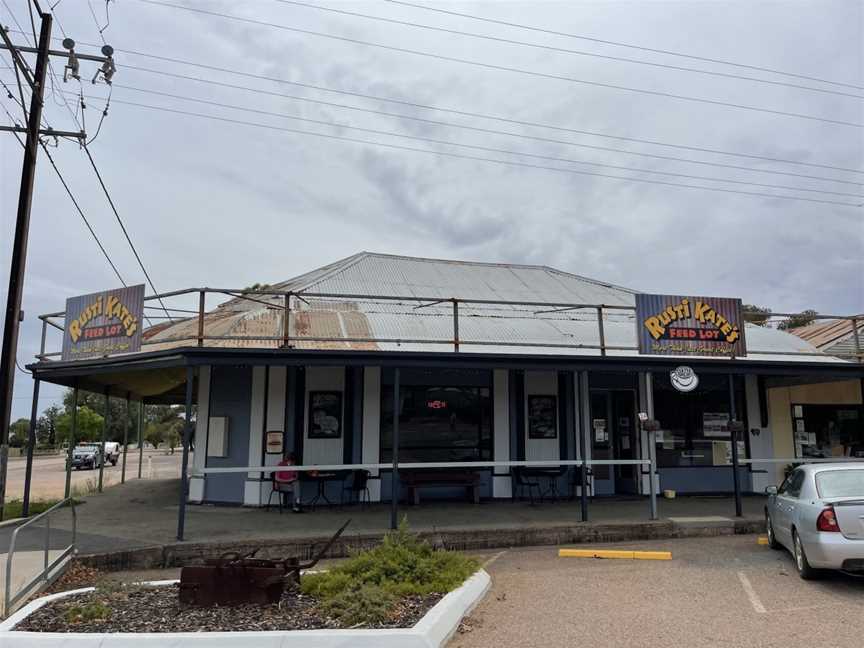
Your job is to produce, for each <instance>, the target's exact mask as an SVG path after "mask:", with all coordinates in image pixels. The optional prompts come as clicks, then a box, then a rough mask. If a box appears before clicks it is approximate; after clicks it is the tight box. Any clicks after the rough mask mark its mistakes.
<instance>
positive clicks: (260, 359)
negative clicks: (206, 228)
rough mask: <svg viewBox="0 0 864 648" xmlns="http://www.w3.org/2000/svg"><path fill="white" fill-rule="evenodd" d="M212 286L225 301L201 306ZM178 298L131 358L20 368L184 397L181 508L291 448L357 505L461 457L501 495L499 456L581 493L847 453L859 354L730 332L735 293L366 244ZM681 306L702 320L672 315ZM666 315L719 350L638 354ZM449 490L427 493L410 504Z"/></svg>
mask: <svg viewBox="0 0 864 648" xmlns="http://www.w3.org/2000/svg"><path fill="white" fill-rule="evenodd" d="M214 293H218V294H219V296H221V297H222V298H223V299H224V297H225V296H226V295H227V296H229V297H230V299H229V300H228V301H225V302H224V303H222V304H220V305H219V306H217V307H216V308H213V309H211V310H209V311H208V310H207V309H206V300H207V299H208V298H209V299H211V300H212V299H213V294H214ZM142 294H143V293H142ZM196 294H197V295H198V299H199V302H198V303H199V311H198V312H197V313H195V311H194V309H192V312H191V313H190V312H188V311H187V312H186V315H184V317H185V319H181V320H178V321H174V322H172V323H167V324H160V325H158V326H153V327H150V328H149V329H146V330H145V331H144V335H143V338H144V339H143V344H142V346H141V349H140V350H137V351H134V352H125V353H114V354H110V353H109V354H103V355H100V356H99V357H91V358H86V359H78V360H68V359H67V360H57V359H55V358H56V355H59V354H51V353H49V352H47V351H46V350H44V349H43V354H42V355H41V357H40V361H39V362H37V363H36V364H33V365H31V368H32V369H33V371H34V375H35V376H36V378H37V379H39V380H43V381H48V382H52V383H57V384H62V385H68V386H78V387H80V388H83V389H89V390H92V391H102V390H107V391H109V392H110V393H113V394H118V395H130V394H131V395H132V397H133V398H141V399H144V400H145V401H147V402H180V403H182V402H184V394H188V397H186V398H187V400H190V401H194V402H195V403H196V404H197V420H196V422H195V428H194V448H195V452H194V458H193V463H192V466H191V471H190V475H191V477H190V483H189V491H188V499H189V501H191V502H214V503H215V502H218V503H231V504H237V505H241V504H242V505H247V506H260V505H262V504H266V502H267V500H268V497H269V495H270V492H271V483H270V477H269V474H270V473H268V472H267V471H266V470H263V469H262V468H264V467H267V466H272V465H275V464H276V463H278V462H279V461H280V460H281V459H282V457H283V456H285V455H286V454H287V453H288V452H293V453H294V454H295V455H296V457H297V458H298V463H300V464H302V465H303V466H312V465H317V466H328V467H337V468H338V467H339V466H344V465H349V466H355V467H360V466H362V467H366V468H369V470H370V473H371V479H370V481H369V488H370V494H371V498H372V500H373V501H385V500H388V499H389V498H390V497H391V494H392V493H393V492H398V493H400V495H401V496H404V495H405V494H406V484H407V483H408V482H407V481H406V480H409V479H410V477H409V474H410V472H411V470H410V468H411V467H412V466H413V468H417V467H418V466H417V465H416V464H424V465H432V466H436V465H437V466H439V467H442V466H441V464H445V466H443V467H446V468H449V469H450V470H451V471H453V469H454V468H455V469H458V467H459V466H460V465H461V466H465V467H466V469H465V470H463V471H462V472H463V473H467V472H470V473H471V474H474V475H476V476H477V479H478V480H479V482H478V483H479V494H480V496H481V497H483V498H510V497H511V496H512V495H513V494H514V488H516V487H518V486H520V482H523V481H525V479H524V475H523V474H522V473H520V470H521V469H523V468H525V466H517V465H514V463H516V464H518V463H520V462H521V463H523V464H524V463H528V464H529V466H528V467H529V468H530V467H531V465H532V464H533V465H535V466H536V465H537V464H538V463H539V462H548V466H549V467H550V468H552V469H556V468H557V467H558V465H559V462H565V463H564V465H562V466H561V467H560V468H558V469H557V470H558V472H555V473H549V474H550V475H551V477H550V479H549V480H548V484H546V485H545V486H544V488H548V489H551V490H552V491H553V492H557V493H559V494H561V495H569V494H574V495H577V496H579V495H582V493H583V492H584V493H585V495H588V496H596V497H599V496H611V495H621V494H627V495H636V494H645V495H647V494H648V493H649V492H650V491H651V483H650V474H651V471H650V465H651V463H652V462H655V461H656V474H655V483H654V486H655V488H657V489H672V490H676V491H677V492H679V493H729V492H732V491H733V489H734V487H735V479H734V474H733V468H732V464H733V462H734V461H738V460H740V465H739V468H738V475H737V476H738V481H739V485H740V490H742V491H744V492H750V491H753V492H762V491H763V490H764V488H765V487H766V486H767V485H770V484H775V483H777V482H778V480H779V479H780V478H781V477H782V474H783V469H784V466H785V464H786V463H787V462H791V461H793V460H795V459H802V460H803V459H807V458H811V459H812V458H814V457H839V456H850V455H857V454H859V453H860V454H861V456H864V364H861V363H860V362H851V361H848V360H844V359H841V358H837V357H835V356H833V355H831V354H829V353H823V352H822V351H820V350H819V349H817V348H816V347H814V346H813V345H811V344H810V343H808V342H807V341H805V340H802V339H801V338H800V337H797V336H795V335H791V334H788V333H785V332H783V331H778V330H775V329H771V328H764V327H760V326H755V325H749V324H748V325H746V326H745V325H744V324H743V320H741V319H740V312H739V313H738V314H737V315H735V314H734V311H733V312H732V314H731V315H730V314H729V312H728V311H725V310H722V309H721V307H720V306H717V308H716V313H715V312H714V310H711V312H710V314H708V315H705V314H706V313H707V310H706V309H707V308H708V306H709V305H710V304H715V303H717V304H720V303H724V304H725V303H727V302H728V303H733V301H734V300H721V299H716V300H715V299H714V298H705V297H691V298H689V299H688V298H680V297H679V298H673V297H669V298H668V299H670V300H671V299H676V300H678V301H677V305H668V304H667V303H666V302H664V301H663V299H664V298H663V297H662V296H654V297H649V296H644V297H645V298H644V299H643V298H642V297H643V296H640V294H639V293H637V292H636V291H634V290H631V289H628V288H624V287H621V286H616V285H612V284H608V283H604V282H602V281H597V280H594V279H588V278H586V277H581V276H577V275H573V274H570V273H567V272H562V271H559V270H555V269H552V268H548V267H544V266H525V265H505V264H489V263H466V262H456V261H441V260H435V259H421V258H409V257H401V256H390V255H382V254H372V253H361V254H357V255H354V256H352V257H349V258H346V259H343V260H341V261H338V262H336V263H332V264H330V265H327V266H324V267H322V268H319V269H317V270H313V271H311V272H309V273H306V274H304V275H301V276H299V277H295V278H293V279H290V280H288V281H285V282H282V283H277V284H273V285H269V286H264V287H262V288H259V289H257V290H255V291H252V290H249V289H242V290H214V289H198V288H195V289H189V290H181V291H177V292H176V293H170V294H167V295H164V296H163V298H164V299H165V300H168V299H169V298H172V299H176V298H179V297H184V296H185V298H186V299H188V298H189V296H190V295H196ZM147 301H148V302H149V303H150V304H154V305H155V304H157V303H158V302H156V301H151V298H148V300H147ZM637 302H639V304H637ZM640 304H641V305H640ZM670 304H671V302H670ZM645 305H647V306H645ZM643 306H644V307H648V308H652V307H653V308H655V309H656V312H657V314H658V315H657V317H649V318H647V319H645V318H644V313H643V314H642V315H640V314H639V310H638V309H639V308H643ZM691 307H692V308H691ZM739 307H740V302H739ZM153 308H156V306H154V307H153ZM699 308H702V309H703V312H702V314H701V315H704V316H706V317H708V318H709V319H710V322H711V324H710V325H709V324H705V325H704V327H703V326H702V325H701V324H698V323H697V324H695V325H692V326H689V327H683V326H681V327H679V326H678V324H681V323H680V322H679V323H678V324H675V323H674V322H673V324H672V325H671V326H670V325H669V324H670V318H671V320H675V319H676V318H678V317H681V318H683V317H684V316H685V315H686V316H687V317H688V318H691V319H692V317H695V316H696V315H697V313H695V311H697V310H699ZM676 309H677V311H676ZM691 310H692V311H694V312H691ZM721 311H722V312H723V313H726V315H725V316H721ZM82 312H83V311H82ZM144 312H148V311H144ZM149 312H151V313H152V312H154V311H152V310H151V311H149ZM676 312H677V314H676ZM62 315H63V314H62V313H55V314H52V315H51V316H47V317H45V318H44V320H43V321H45V322H46V325H47V326H58V324H57V318H59V317H62ZM74 315H75V313H69V314H67V315H66V317H67V318H69V317H71V316H74ZM715 316H716V317H715ZM52 318H53V319H52ZM736 318H738V319H737V321H736ZM79 319H80V318H79ZM93 321H96V322H97V323H99V322H101V320H99V319H98V318H97V319H96V320H93ZM124 321H125V322H126V324H127V325H128V324H129V323H130V322H132V320H130V319H128V318H127V319H126V320H124ZM652 321H653V325H654V327H655V328H657V329H658V332H657V338H655V340H653V341H652V339H651V336H652V335H654V333H652V331H651V328H650V326H649V324H651V322H652ZM682 322H683V319H682ZM60 328H62V327H60ZM66 328H67V331H64V332H63V335H64V336H66V335H68V326H67V327H66ZM86 328H87V325H86V323H85V326H84V329H85V330H86ZM130 328H133V329H134V326H132V327H130ZM667 328H668V329H670V333H669V334H668V335H665V334H664V335H665V337H668V336H669V335H671V337H673V338H675V337H687V336H688V335H689V336H691V337H693V338H696V337H697V336H699V337H700V339H701V337H703V336H706V337H711V336H715V337H716V338H717V340H718V342H719V344H717V345H716V348H715V346H711V345H712V344H713V343H712V342H711V341H709V342H705V343H701V342H700V343H699V345H701V346H699V348H700V349H701V351H700V353H701V355H692V354H691V352H690V351H688V349H692V348H695V347H692V345H691V346H688V344H691V342H688V341H686V340H685V341H683V342H680V343H678V342H676V341H675V340H665V342H671V343H676V344H678V346H672V347H664V349H665V352H661V351H657V352H648V353H646V352H645V348H643V346H641V345H642V344H643V342H642V340H641V338H645V339H646V340H647V343H646V344H648V345H649V346H650V345H651V344H654V343H655V342H656V340H657V339H659V338H663V337H664V336H662V335H660V334H661V333H662V332H663V331H665V330H666V329H667ZM705 331H710V335H709V333H706V332H705ZM130 335H131V334H130ZM723 338H725V340H726V341H723ZM660 342H664V339H660ZM654 348H655V349H659V348H660V347H659V346H657V345H656V344H654ZM640 349H642V352H640ZM669 349H672V352H673V354H671V355H670V353H669ZM676 349H677V351H676ZM679 351H680V352H679ZM187 387H188V389H187ZM397 402H398V408H397V407H396V405H395V403H397ZM397 409H398V417H395V416H394V412H395V411H396V410H397ZM394 419H395V420H398V435H397V438H398V462H399V464H400V466H403V468H402V472H400V473H398V474H399V483H398V484H397V488H396V489H394V488H393V486H394V485H393V475H394V471H393V470H392V469H390V468H389V464H391V462H393V460H394V457H393V455H394V448H393V442H394V423H395V421H394ZM644 419H648V420H650V421H657V422H658V426H659V430H658V431H656V432H655V431H653V430H651V429H650V428H651V427H652V426H651V425H643V424H642V420H644ZM736 421H740V425H736V424H735V423H734V422H736ZM739 427H740V428H741V429H740V431H739V429H738V428H739ZM733 434H734V435H735V436H736V437H737V438H738V443H737V448H736V447H733V443H732V438H733ZM736 449H737V454H738V456H737V457H735V456H734V455H735V454H736V453H735V452H734V451H735V450H736ZM583 460H584V461H587V462H590V463H589V467H590V470H589V471H586V473H585V474H584V477H583V472H582V470H581V469H580V468H579V465H578V464H579V462H580V461H583ZM604 462H606V463H604ZM478 464H479V465H478ZM327 470H331V468H326V469H325V468H322V469H321V471H322V472H325V471H327ZM583 479H584V481H583ZM583 483H584V486H585V488H584V490H583ZM522 485H523V486H524V484H522ZM342 486H343V484H341V483H339V481H338V480H335V481H333V482H330V483H326V482H320V481H319V482H315V483H313V480H310V482H309V483H307V484H306V485H305V486H304V487H305V488H306V489H308V490H307V492H306V494H305V495H306V497H308V498H312V497H314V496H316V495H317V494H318V493H322V494H323V495H325V496H327V497H329V498H330V499H333V498H338V497H339V494H340V492H341V489H342ZM317 489H321V490H317ZM463 493H464V489H463V488H461V487H459V486H458V484H452V485H449V486H448V485H444V484H442V485H439V486H434V487H430V488H428V489H426V490H424V493H423V497H424V498H426V497H436V498H448V497H462V496H463Z"/></svg>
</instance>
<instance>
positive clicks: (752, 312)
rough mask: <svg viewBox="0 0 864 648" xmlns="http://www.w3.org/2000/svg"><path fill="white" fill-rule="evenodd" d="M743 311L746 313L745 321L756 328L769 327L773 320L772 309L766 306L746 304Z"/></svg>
mask: <svg viewBox="0 0 864 648" xmlns="http://www.w3.org/2000/svg"><path fill="white" fill-rule="evenodd" d="M742 310H743V311H744V321H745V322H750V323H751V324H755V325H756V326H767V325H768V320H769V319H770V318H771V309H770V308H766V307H764V306H756V305H755V304H744V306H742Z"/></svg>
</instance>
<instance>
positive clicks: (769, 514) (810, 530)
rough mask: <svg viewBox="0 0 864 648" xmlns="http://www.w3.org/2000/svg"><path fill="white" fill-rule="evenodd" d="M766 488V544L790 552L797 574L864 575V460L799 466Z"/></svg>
mask: <svg viewBox="0 0 864 648" xmlns="http://www.w3.org/2000/svg"><path fill="white" fill-rule="evenodd" d="M765 491H766V493H768V503H767V505H766V506H765V526H766V529H767V532H768V544H769V545H770V546H771V547H772V548H774V549H779V548H781V547H785V548H787V549H788V550H789V551H791V552H792V556H793V557H794V558H795V567H796V568H797V569H798V574H800V576H801V578H806V579H809V578H815V577H817V576H818V574H819V571H818V570H820V569H840V570H843V571H847V572H852V573H858V574H862V575H864V464H862V463H853V462H846V463H840V462H838V463H820V464H807V465H804V466H799V467H797V468H795V470H793V471H792V472H791V473H789V476H788V477H786V479H785V480H784V481H783V483H782V484H781V485H780V487H779V488H778V487H776V486H769V487H768V488H766V489H765Z"/></svg>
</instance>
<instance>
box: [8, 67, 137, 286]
mask: <svg viewBox="0 0 864 648" xmlns="http://www.w3.org/2000/svg"><path fill="white" fill-rule="evenodd" d="M3 87H4V88H5V87H6V84H5V83H4V84H3ZM3 111H4V112H5V113H6V114H7V115H8V116H9V119H12V115H11V114H9V111H8V110H6V106H3ZM13 122H14V120H13ZM13 135H15V138H16V139H17V140H18V143H19V144H20V145H21V146H22V147H24V146H25V144H24V142H23V141H22V140H21V138H20V137H19V136H18V133H13ZM39 143H40V144H41V145H42V151H43V152H44V153H45V155H46V156H47V157H48V161H49V162H50V163H51V167H52V168H53V169H54V173H56V174H57V177H58V178H59V179H60V182H61V184H62V185H63V189H65V190H66V194H67V195H68V196H69V199H70V200H71V201H72V204H73V205H74V206H75V209H76V211H77V212H78V215H79V216H81V220H83V221H84V225H86V226H87V230H88V231H89V232H90V236H92V237H93V240H94V241H96V245H98V246H99V249H100V250H101V251H102V256H104V257H105V260H106V261H108V265H110V266H111V269H112V270H113V271H114V274H115V275H117V279H119V280H120V283H121V284H123V285H124V286H126V285H127V284H126V282H125V281H124V280H123V276H122V275H121V274H120V271H119V270H118V269H117V266H116V265H114V261H112V260H111V256H110V255H109V254H108V251H107V250H106V249H105V246H104V245H102V241H100V240H99V236H98V235H97V234H96V231H95V230H94V229H93V226H92V225H91V224H90V221H89V220H87V216H85V214H84V210H83V209H81V205H80V204H79V203H78V199H77V198H75V195H74V194H73V193H72V190H71V189H70V188H69V185H68V183H67V182H66V179H65V178H64V177H63V174H62V173H61V172H60V169H59V168H58V167H57V163H56V162H54V158H53V157H52V156H51V152H50V151H49V150H48V147H47V146H46V145H45V142H43V141H42V140H41V139H40V140H39Z"/></svg>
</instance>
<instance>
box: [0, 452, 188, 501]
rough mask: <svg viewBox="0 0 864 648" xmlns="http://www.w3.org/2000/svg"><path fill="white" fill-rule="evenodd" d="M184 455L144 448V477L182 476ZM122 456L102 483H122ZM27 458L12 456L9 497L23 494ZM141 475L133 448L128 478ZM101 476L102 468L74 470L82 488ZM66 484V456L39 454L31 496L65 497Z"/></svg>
mask: <svg viewBox="0 0 864 648" xmlns="http://www.w3.org/2000/svg"><path fill="white" fill-rule="evenodd" d="M181 456H182V454H181V453H180V452H179V451H177V452H175V453H174V454H173V455H170V454H166V453H165V451H164V450H159V451H155V450H145V451H144V461H143V463H142V476H143V477H144V478H145V479H148V478H149V479H165V478H168V477H175V476H178V477H179V475H180V459H181ZM122 461H123V457H122V455H121V457H120V459H119V460H118V462H117V465H116V466H112V465H111V464H108V465H106V466H105V471H104V474H103V476H102V480H103V486H106V485H107V486H110V485H112V484H118V483H119V482H120V473H121V466H122ZM25 468H26V461H25V460H24V458H23V457H14V458H10V459H9V468H8V477H7V480H8V481H7V487H6V497H7V499H20V498H21V497H22V496H23V495H24V472H25ZM137 476H138V451H137V450H131V451H130V452H129V454H128V455H127V457H126V478H127V479H133V478H135V477H137ZM98 479H99V470H98V469H96V470H73V471H72V484H73V485H74V484H79V485H81V486H82V487H83V486H84V485H85V483H86V482H87V480H93V481H94V482H95V481H97V480H98ZM65 486H66V457H65V456H61V455H51V456H48V457H45V456H43V457H36V458H34V460H33V483H32V486H31V497H32V498H33V499H56V498H60V497H63V492H64V489H65Z"/></svg>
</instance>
